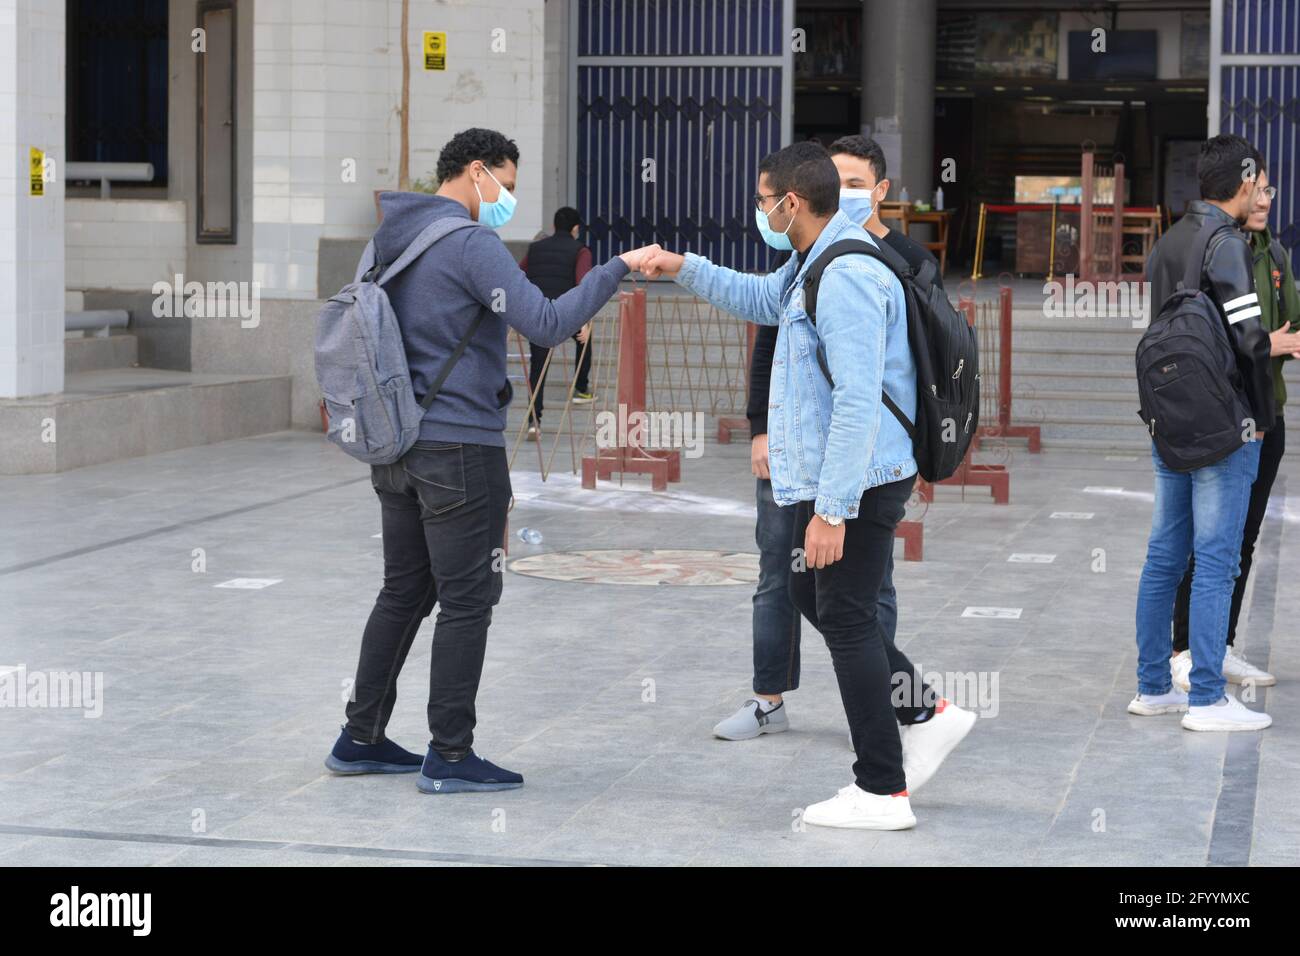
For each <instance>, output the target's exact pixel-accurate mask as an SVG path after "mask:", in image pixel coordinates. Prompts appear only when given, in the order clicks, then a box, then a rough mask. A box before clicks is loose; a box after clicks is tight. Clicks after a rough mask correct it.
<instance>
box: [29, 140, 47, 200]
mask: <svg viewBox="0 0 1300 956" xmlns="http://www.w3.org/2000/svg"><path fill="white" fill-rule="evenodd" d="M30 180H31V192H32V195H33V196H44V195H45V151H44V150H40V149H37V148H36V147H35V146H33V147H32V160H31V175H30Z"/></svg>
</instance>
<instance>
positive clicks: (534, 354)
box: [528, 335, 591, 424]
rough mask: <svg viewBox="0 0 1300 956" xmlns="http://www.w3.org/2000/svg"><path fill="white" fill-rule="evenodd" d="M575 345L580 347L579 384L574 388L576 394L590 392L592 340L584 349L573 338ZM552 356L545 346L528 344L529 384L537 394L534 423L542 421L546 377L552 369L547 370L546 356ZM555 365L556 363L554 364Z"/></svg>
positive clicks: (578, 361)
mask: <svg viewBox="0 0 1300 956" xmlns="http://www.w3.org/2000/svg"><path fill="white" fill-rule="evenodd" d="M573 343H574V345H576V346H577V347H578V358H577V362H576V364H577V366H578V374H577V378H578V380H577V382H576V383H575V384H574V386H573V390H574V392H586V391H590V389H589V388H588V382H587V379H588V378H589V377H590V375H591V340H590V339H588V340H587V345H586V347H585V348H584V346H583V344H582V343H581V342H579V341H578V337H577V336H576V335H575V336H574V337H573ZM550 354H551V350H550V349H548V348H547V347H546V346H544V345H533V343H532V342H529V343H528V384H529V385H531V386H532V388H533V389H534V390H535V391H536V392H537V403H536V404H535V405H534V406H533V423H534V424H536V423H537V422H539V421H541V419H542V395H543V394H544V393H545V392H546V376H547V375H549V374H550V369H549V368H548V369H546V371H545V372H543V371H542V369H543V368H546V356H548V355H550ZM552 364H554V362H552Z"/></svg>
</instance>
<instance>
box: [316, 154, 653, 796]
mask: <svg viewBox="0 0 1300 956" xmlns="http://www.w3.org/2000/svg"><path fill="white" fill-rule="evenodd" d="M518 161H519V150H518V148H517V147H516V146H515V144H514V142H513V141H512V140H510V139H507V138H506V137H505V136H503V135H502V134H501V133H498V132H495V131H493V130H487V129H468V130H465V131H463V132H460V133H457V134H456V135H455V136H454V137H452V139H451V140H450V142H448V143H447V145H446V146H445V147H443V150H442V153H441V154H440V155H439V157H438V170H437V175H438V180H439V183H440V186H439V188H438V192H437V194H436V195H433V196H429V195H424V194H419V193H384V194H383V195H381V196H380V200H379V201H380V207H381V209H382V210H383V222H382V224H381V225H380V227H379V230H378V232H376V233H375V238H374V242H375V255H376V259H377V261H378V262H379V263H381V264H383V263H391V262H393V261H394V260H396V259H397V257H398V256H400V255H401V253H402V251H403V250H404V249H405V248H406V247H407V245H409V244H410V242H411V241H412V240H413V239H414V238H415V237H416V236H417V235H418V234H419V233H420V231H421V230H423V229H424V228H425V227H426V226H428V225H429V223H431V222H433V221H434V220H436V219H440V218H443V217H446V216H458V217H461V218H469V219H472V220H474V221H476V222H478V223H479V224H480V225H479V226H478V227H476V228H465V229H460V230H457V231H455V232H453V233H451V234H450V235H448V236H446V237H445V238H443V239H442V240H440V241H439V242H438V243H436V244H435V245H434V246H433V247H431V248H430V249H429V251H428V252H426V253H425V254H424V255H422V256H421V257H420V258H419V259H418V260H416V261H415V262H414V263H412V264H411V265H410V266H409V267H408V268H407V269H406V270H405V271H403V272H402V274H401V275H399V276H397V277H395V278H394V279H393V280H392V282H391V283H388V284H387V285H386V286H385V291H386V292H387V293H388V298H389V301H390V302H391V303H392V305H393V311H394V312H395V313H396V316H397V321H398V324H399V325H400V326H401V330H402V339H403V342H404V343H405V346H406V358H407V362H408V364H409V366H410V370H411V384H412V386H413V387H414V390H415V394H416V397H417V398H421V397H423V396H424V395H425V393H426V391H427V390H428V388H429V386H430V384H431V383H432V382H433V381H434V380H435V379H436V378H437V377H438V375H439V373H440V372H441V371H442V369H443V366H444V365H445V364H446V363H447V361H448V359H449V357H450V356H451V354H452V353H453V352H454V351H455V349H456V347H457V344H458V343H459V342H460V341H461V339H462V338H463V337H464V336H466V335H467V334H468V333H469V330H470V329H471V328H472V327H473V326H474V324H475V323H476V322H477V323H478V325H477V328H476V329H475V331H474V332H473V334H472V335H471V337H470V338H469V340H468V344H467V347H466V348H465V351H464V354H463V355H462V356H461V358H460V359H459V361H457V362H456V364H455V365H454V366H453V367H452V370H451V372H450V374H449V375H448V376H447V378H446V381H445V382H444V383H443V385H442V387H441V389H439V391H438V394H437V397H436V398H435V399H434V401H433V403H432V405H431V406H430V408H429V410H428V412H427V413H426V414H425V416H424V420H423V422H422V424H421V426H420V440H419V441H418V442H417V443H416V445H415V447H413V448H412V449H411V450H410V451H409V452H408V453H407V454H406V455H405V456H403V457H402V459H401V460H400V461H397V462H395V463H394V464H391V465H379V466H374V467H373V468H372V469H371V483H372V484H373V485H374V489H375V492H376V494H378V496H379V501H380V505H381V511H382V516H383V540H384V586H383V590H381V591H380V592H379V597H378V599H377V600H376V602H375V607H374V610H373V611H371V613H370V619H369V621H368V622H367V624H366V629H365V633H364V634H363V636H362V638H361V658H360V662H359V664H358V665H357V677H356V683H355V685H354V693H353V699H352V701H351V702H350V703H349V704H348V705H347V724H346V726H344V728H343V732H342V734H341V735H340V736H339V739H338V742H337V743H335V745H334V750H333V752H332V753H331V754H330V756H329V758H328V759H327V760H326V766H328V767H329V768H330V769H331V770H334V771H335V772H337V773H404V772H414V771H416V770H419V771H420V776H419V777H418V778H417V784H418V786H419V788H420V789H421V790H423V791H425V792H426V793H455V792H460V791H482V790H509V789H514V788H516V787H521V786H523V777H521V776H520V775H519V774H517V773H512V772H511V771H508V770H503V769H502V768H500V767H497V766H495V765H494V764H492V763H490V762H488V761H486V760H484V759H482V758H481V757H479V756H478V755H477V754H475V753H474V751H473V750H472V749H471V746H472V743H473V740H474V724H475V712H474V701H475V697H476V696H477V693H478V684H479V677H480V674H481V673H482V669H483V654H484V650H485V647H486V644H487V631H488V625H489V624H490V623H491V620H492V608H493V606H495V605H496V604H497V602H498V601H499V600H500V598H501V582H502V571H503V567H502V558H503V556H504V545H505V535H506V511H507V509H508V508H509V505H510V497H511V490H510V472H509V467H508V465H507V463H506V454H505V437H504V431H505V427H506V412H507V410H508V409H509V407H510V401H511V397H512V394H513V392H512V389H511V385H510V382H509V380H508V379H507V377H506V354H507V351H506V350H507V346H506V335H507V332H506V328H507V326H509V327H512V328H515V329H517V330H518V331H519V332H520V333H522V334H523V336H524V337H525V338H526V339H528V341H530V342H536V343H538V344H540V345H545V346H555V345H558V344H560V343H561V342H563V341H564V340H565V339H567V338H569V337H570V336H572V335H573V334H574V333H575V332H577V331H578V330H579V329H581V328H582V327H583V326H584V325H585V324H586V323H587V322H588V321H590V320H591V318H592V316H594V315H595V314H596V312H597V311H599V309H600V307H601V306H602V305H604V304H605V303H606V302H607V301H609V299H610V297H611V296H612V295H613V294H614V293H615V291H617V289H618V284H619V281H620V280H621V279H622V278H623V276H625V275H626V274H627V273H628V271H629V270H632V269H636V268H639V266H640V263H641V260H642V258H643V257H644V256H645V254H646V253H647V252H649V251H653V250H657V248H658V247H656V246H649V247H646V248H644V249H637V250H633V251H631V252H625V253H623V254H622V255H621V256H618V257H616V258H614V259H611V260H610V261H609V262H606V263H604V264H603V265H601V266H597V267H596V268H594V269H592V270H591V271H590V272H589V273H587V275H586V276H585V277H584V279H583V281H582V282H581V283H579V284H578V285H577V286H576V287H575V288H573V289H572V290H570V291H569V292H566V293H565V294H564V295H562V296H560V297H559V298H557V299H547V298H546V297H545V296H544V295H543V294H542V293H541V292H540V291H539V290H538V289H537V287H536V286H534V285H533V284H532V283H531V282H529V281H528V277H527V276H525V275H524V273H523V272H522V271H520V269H519V266H518V264H516V262H515V260H514V258H513V257H512V256H511V255H510V252H509V251H508V250H507V249H506V246H505V243H503V242H502V241H501V238H500V237H499V236H498V235H497V234H496V232H494V231H493V230H494V229H497V228H500V227H501V226H503V225H505V223H506V222H507V221H508V220H509V219H510V215H511V213H512V212H513V210H514V206H515V198H514V195H513V194H514V190H515V177H516V173H517V169H516V164H517V163H518ZM489 227H490V228H489ZM435 603H436V604H437V605H438V617H437V620H436V622H435V625H434V631H433V651H432V656H431V660H430V667H429V705H428V718H429V733H430V738H431V739H430V743H429V749H428V753H427V754H426V756H425V757H424V759H423V761H421V758H420V757H419V756H418V755H416V754H413V753H410V752H409V751H407V750H404V749H403V748H401V747H399V746H398V745H397V744H395V743H393V742H392V741H390V740H388V739H387V738H386V737H385V736H384V729H385V727H386V726H387V724H388V720H389V717H390V716H391V715H392V712H393V705H394V703H395V702H396V698H397V676H398V674H399V673H400V672H401V669H402V663H403V662H404V661H405V660H406V655H407V652H408V651H409V650H410V648H411V643H412V641H413V640H414V638H415V634H416V631H418V630H419V627H420V623H421V622H422V621H423V620H424V619H425V618H426V617H428V616H429V614H430V613H431V612H432V610H433V606H434V604H435Z"/></svg>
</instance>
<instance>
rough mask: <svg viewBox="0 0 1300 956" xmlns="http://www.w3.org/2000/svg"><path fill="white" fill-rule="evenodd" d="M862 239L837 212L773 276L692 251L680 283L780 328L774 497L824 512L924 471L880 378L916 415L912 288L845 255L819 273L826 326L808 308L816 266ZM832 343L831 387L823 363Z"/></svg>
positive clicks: (875, 265) (839, 510)
mask: <svg viewBox="0 0 1300 956" xmlns="http://www.w3.org/2000/svg"><path fill="white" fill-rule="evenodd" d="M839 239H863V240H866V241H868V242H872V243H875V239H873V238H872V237H871V236H869V235H868V234H867V232H866V230H864V229H863V228H862V227H861V226H859V225H857V224H856V223H854V222H853V221H852V220H850V219H849V218H848V217H847V216H845V215H844V213H842V212H837V213H835V215H834V216H832V217H831V219H830V221H829V222H828V223H827V224H826V228H825V229H823V230H822V233H821V235H820V236H818V237H817V241H816V242H814V243H813V244H812V247H811V248H809V250H808V251H807V253H806V254H805V255H803V256H801V257H792V258H791V259H790V261H789V262H787V263H786V264H785V265H784V266H782V267H781V268H780V269H778V270H776V271H775V272H772V273H770V274H768V275H765V276H758V275H747V274H745V273H741V272H736V271H734V270H732V269H726V268H723V267H721V266H715V265H714V264H713V263H711V262H709V261H708V260H707V259H705V258H703V257H701V256H697V255H693V254H689V253H688V254H687V256H686V262H685V264H684V265H683V266H682V268H681V270H680V271H679V272H678V274H677V282H678V283H679V284H680V285H682V286H684V287H685V288H687V289H689V290H690V291H692V292H694V293H695V294H696V295H698V296H700V297H701V298H704V299H707V300H708V301H709V302H711V303H713V304H714V305H716V306H717V307H718V308H720V309H725V310H726V311H728V312H731V313H733V314H735V315H737V316H739V317H740V318H742V319H746V320H748V321H750V322H756V323H758V324H760V325H777V326H779V329H778V331H777V340H776V351H775V353H774V354H773V357H772V384H771V398H770V400H769V402H768V412H767V431H768V436H769V437H768V462H769V470H770V471H771V474H772V494H773V497H774V498H775V499H776V502H777V504H780V505H791V504H794V503H795V502H796V501H815V502H816V504H815V508H814V510H815V511H816V513H817V514H820V515H827V516H831V517H834V516H841V517H845V518H856V517H857V515H858V502H859V501H860V499H861V498H862V494H863V492H864V491H865V490H866V489H868V488H874V487H876V486H877V485H883V484H888V483H889V482H893V481H899V480H901V479H903V478H906V477H908V476H910V475H914V474H916V459H915V458H913V457H912V440H911V439H910V438H908V436H907V432H906V431H905V430H904V429H903V426H902V424H901V423H900V422H899V421H898V419H897V418H895V417H894V415H893V413H892V412H890V411H889V409H887V408H886V407H885V406H884V405H883V404H882V403H881V399H880V394H881V389H882V386H883V388H884V390H885V391H887V392H888V393H889V396H890V398H892V399H893V400H894V401H895V402H896V403H897V404H898V406H899V408H901V409H902V411H903V413H904V414H905V415H907V417H908V418H909V419H912V420H915V418H916V364H915V362H913V360H912V350H911V348H910V347H909V345H908V341H907V315H906V300H905V299H904V297H903V287H902V285H901V284H900V283H899V281H898V279H897V278H896V277H895V276H894V274H893V273H892V272H890V271H889V269H888V268H886V266H885V265H884V264H883V263H880V262H877V261H876V260H874V259H871V258H869V257H867V256H855V255H849V256H841V257H840V258H838V259H836V260H835V261H834V262H832V263H831V264H830V265H829V266H827V268H826V271H825V272H823V273H822V281H821V288H820V289H819V290H818V293H817V324H816V325H815V326H814V325H813V324H812V322H811V321H809V319H808V314H807V313H806V312H805V311H804V307H803V276H804V273H805V272H806V271H807V267H808V264H809V263H810V262H812V261H813V260H814V259H816V258H817V256H818V255H819V254H820V253H821V251H822V250H823V249H825V248H826V247H827V246H829V245H830V244H831V243H832V242H835V241H836V240H839ZM819 341H820V342H821V343H823V344H824V346H825V350H826V361H827V364H828V365H829V366H830V371H831V378H832V379H834V381H835V387H834V388H832V387H831V384H830V382H828V381H827V380H826V376H825V375H824V374H822V370H821V367H820V366H819V364H818V362H817V344H818V342H819Z"/></svg>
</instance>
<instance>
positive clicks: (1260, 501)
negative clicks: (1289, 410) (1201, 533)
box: [1174, 415, 1286, 654]
mask: <svg viewBox="0 0 1300 956" xmlns="http://www.w3.org/2000/svg"><path fill="white" fill-rule="evenodd" d="M1285 451H1286V423H1285V422H1283V421H1282V417H1281V416H1280V415H1279V416H1278V419H1277V422H1276V423H1275V424H1274V425H1273V427H1272V428H1270V429H1269V430H1268V431H1266V432H1265V433H1264V441H1263V444H1262V445H1261V446H1260V449H1259V474H1258V475H1256V476H1255V482H1254V484H1252V485H1251V486H1250V504H1249V506H1247V509H1246V526H1245V528H1243V529H1242V534H1241V570H1240V571H1239V572H1238V574H1237V583H1236V584H1235V585H1234V586H1233V589H1232V609H1231V610H1230V611H1229V613H1228V646H1229V647H1231V646H1232V644H1233V642H1234V641H1235V640H1236V639H1237V618H1238V617H1239V616H1240V615H1241V601H1242V598H1243V597H1245V595H1246V584H1247V579H1248V578H1249V577H1250V567H1251V564H1252V563H1253V559H1254V557H1255V542H1256V540H1258V538H1259V529H1260V527H1261V526H1262V525H1263V524H1264V515H1265V513H1266V512H1267V511H1268V496H1269V495H1270V494H1271V493H1272V491H1273V482H1274V480H1275V479H1276V478H1277V470H1278V468H1279V467H1280V466H1281V464H1282V455H1283V453H1284V452H1285ZM1195 570H1196V560H1195V559H1192V560H1190V561H1188V562H1187V573H1186V574H1184V575H1183V580H1182V581H1181V582H1180V583H1179V585H1178V595H1177V597H1175V599H1174V653H1175V654H1181V653H1182V652H1183V651H1185V650H1187V628H1188V622H1189V621H1190V620H1191V603H1192V572H1193V571H1195Z"/></svg>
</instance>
